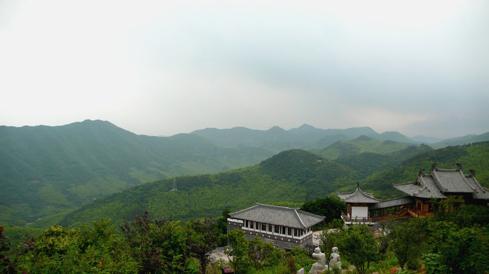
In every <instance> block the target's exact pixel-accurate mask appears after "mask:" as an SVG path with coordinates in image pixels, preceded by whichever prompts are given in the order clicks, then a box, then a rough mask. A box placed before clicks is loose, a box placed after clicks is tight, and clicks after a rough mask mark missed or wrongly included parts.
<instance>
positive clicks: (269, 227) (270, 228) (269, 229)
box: [268, 224, 272, 232]
mask: <svg viewBox="0 0 489 274" xmlns="http://www.w3.org/2000/svg"><path fill="white" fill-rule="evenodd" d="M268 232H272V225H271V224H268Z"/></svg>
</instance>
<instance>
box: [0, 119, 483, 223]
mask: <svg viewBox="0 0 489 274" xmlns="http://www.w3.org/2000/svg"><path fill="white" fill-rule="evenodd" d="M487 135H488V136H487V138H488V139H489V134H487ZM485 136H486V135H480V136H471V137H470V138H467V139H464V138H459V139H456V140H448V141H447V144H454V143H457V144H458V143H464V142H465V141H467V140H469V143H471V140H472V141H473V140H484V138H486V137H485ZM437 144H439V146H440V147H441V146H443V144H442V142H440V143H437ZM291 149H292V151H293V153H292V152H290V151H289V152H283V153H285V154H282V153H280V152H282V151H285V150H291ZM297 149H301V150H297ZM431 150H432V148H431V147H429V146H426V145H417V143H416V141H415V140H413V139H410V138H408V137H406V136H404V135H402V134H401V133H398V132H384V133H377V132H375V131H374V130H372V129H371V128H368V127H359V128H350V129H318V128H315V127H312V126H310V125H303V126H301V127H298V128H295V129H289V130H284V129H281V128H279V127H273V128H271V129H269V130H254V129H248V128H243V127H238V128H232V129H203V130H198V131H195V132H192V133H189V134H177V135H174V136H171V137H155V136H145V135H137V134H134V133H132V132H129V131H127V130H124V129H122V128H119V127H117V126H115V125H114V124H112V123H110V122H107V121H100V120H86V121H83V122H77V123H72V124H68V125H65V126H53V127H50V126H35V127H7V126H0V166H1V167H2V168H1V169H0V187H1V189H2V192H0V223H6V224H13V225H26V224H32V225H37V226H44V225H47V224H52V223H56V222H59V221H61V220H64V222H66V223H70V221H69V220H74V219H76V218H75V217H73V216H75V215H76V214H81V215H83V214H82V213H76V212H81V211H75V212H73V211H74V210H76V209H80V208H90V207H94V206H95V205H97V204H98V203H104V202H102V201H100V200H101V199H104V198H105V197H108V198H107V199H109V200H110V199H115V198H114V197H117V195H128V194H125V193H131V192H134V191H139V190H141V189H143V190H144V189H145V187H146V185H143V186H139V185H142V184H145V183H149V182H154V181H159V182H160V184H157V185H158V186H161V185H164V186H165V187H171V189H174V190H178V191H176V192H177V193H178V194H177V193H174V194H171V195H175V197H177V198H178V200H177V202H174V204H175V206H181V204H179V203H178V201H180V200H181V201H184V200H185V199H183V198H182V197H180V196H179V195H181V193H182V190H183V189H185V187H183V188H182V186H181V184H180V183H179V182H181V180H190V181H191V182H194V179H192V178H207V179H205V180H204V179H202V180H204V181H205V182H207V183H208V186H210V187H208V188H205V189H206V191H209V195H210V196H208V198H209V199H210V200H209V206H210V207H212V208H213V209H210V208H209V210H208V211H206V212H208V213H212V214H214V213H215V212H216V211H217V210H220V209H221V208H222V206H223V204H219V205H218V206H217V205H216V206H215V207H213V206H212V205H213V204H216V203H217V202H216V201H214V200H213V199H214V198H215V197H214V198H213V196H212V195H211V194H212V193H214V192H215V193H219V191H220V190H222V189H220V188H219V187H217V189H215V188H212V187H214V186H215V185H217V186H220V185H225V186H226V187H228V185H226V184H227V183H228V182H229V181H232V180H231V179H229V180H228V179H225V178H235V176H236V175H235V174H236V172H238V173H239V172H243V173H242V174H241V173H239V174H240V175H239V178H243V180H244V181H246V182H248V183H250V184H251V185H246V184H244V185H243V187H244V188H243V191H244V190H245V189H250V191H251V193H255V192H254V191H255V190H253V191H252V189H255V188H254V187H256V184H258V183H259V182H268V181H270V180H271V181H270V182H272V183H271V184H277V185H273V188H274V189H277V193H276V196H273V195H274V194H273V192H271V193H270V196H269V197H268V198H267V199H261V200H263V201H264V202H265V201H267V200H270V201H272V200H279V201H284V202H287V201H289V202H290V201H299V200H303V199H309V198H311V197H313V196H314V195H316V194H315V193H320V194H321V195H322V194H324V193H329V192H330V191H332V190H333V189H337V188H342V187H345V186H349V185H350V184H353V183H354V181H358V180H366V176H373V175H372V174H374V175H375V174H378V173H376V172H380V171H385V170H386V169H388V168H390V167H392V165H393V164H398V163H400V162H401V161H404V160H406V159H408V158H409V157H413V156H415V155H418V154H422V153H426V152H430V151H431ZM272 155H275V156H273V157H271V156H272ZM284 155H285V156H287V157H285V156H284ZM278 156H280V157H279V158H276V157H278ZM292 156H293V157H292ZM270 157H271V158H270ZM282 157H285V158H287V159H295V158H297V159H296V160H297V161H305V163H309V164H312V163H314V162H315V161H317V162H318V163H319V162H321V165H319V166H315V165H312V166H313V167H314V168H313V167H311V168H312V169H310V168H309V169H308V168H307V167H306V166H307V165H306V166H302V168H304V170H309V172H311V175H306V174H305V173H304V172H301V169H298V168H295V169H294V168H293V167H291V166H287V167H286V168H284V169H279V170H281V171H280V172H281V173H284V174H288V175H287V176H292V177H293V176H294V174H292V173H288V172H286V170H285V169H288V168H291V170H295V172H296V174H302V175H303V176H305V177H307V176H311V178H315V179H314V180H316V184H319V185H321V183H320V182H322V181H324V182H327V186H326V187H323V190H324V192H323V191H319V192H317V191H316V192H311V191H310V188H309V187H308V186H309V185H314V183H308V184H306V185H304V186H306V187H305V188H304V189H303V190H301V191H302V192H301V191H299V190H298V192H297V193H295V194H287V192H285V190H287V191H289V190H290V189H289V187H290V185H287V184H291V183H293V184H295V185H297V184H296V182H297V181H293V180H292V181H291V180H289V179H287V178H282V179H280V180H279V181H276V178H277V177H276V176H277V174H275V175H276V176H275V177H273V176H272V175H271V174H272V173H271V170H270V169H267V168H266V167H269V166H270V165H267V163H275V162H277V163H278V162H280V161H277V159H281V158H282ZM266 159H268V160H266ZM270 161H271V162H270ZM291 161H294V160H291ZM260 162H261V163H260ZM258 163H260V164H258ZM309 164H308V165H309ZM272 166H273V165H272ZM245 167H246V168H245ZM234 169H238V170H234ZM229 170H233V171H229ZM326 170H328V172H333V171H334V172H335V173H336V174H335V175H331V174H329V175H328V174H327V172H326ZM318 172H319V173H318ZM317 173H318V174H319V175H318V174H317ZM199 174H215V175H199ZM192 175H199V176H197V177H189V176H192ZM302 175H301V176H302ZM181 176H184V177H181ZM226 176H231V177H226ZM267 176H268V177H267ZM270 176H271V177H270ZM175 177H177V178H175ZM209 178H211V179H209ZM223 178H224V179H223ZM252 178H255V179H252ZM274 178H275V179H274ZM307 178H309V177H307ZM326 179H327V180H326ZM240 180H241V179H240ZM297 180H299V181H300V180H303V179H301V178H297ZM311 180H312V179H311ZM196 182H198V183H199V184H200V183H201V182H200V179H199V180H196ZM187 184H189V185H192V183H187ZM150 185H152V184H150ZM150 185H148V188H149V187H150ZM202 186H206V184H205V183H203V184H202ZM321 186H322V185H321ZM134 187H135V188H134ZM153 187H155V186H153ZM126 189H128V190H127V191H128V192H125V191H124V190H126ZM165 189H166V188H165ZM192 189H194V188H192ZM211 189H212V191H211ZM258 189H259V188H258ZM280 189H282V190H284V191H283V192H279V190H280ZM257 191H258V190H257ZM262 191H264V190H263V189H262ZM114 193H119V194H115V196H110V195H111V194H114ZM299 193H302V194H301V195H299ZM255 194H256V193H255ZM255 194H253V195H251V194H250V195H249V196H247V195H244V197H245V196H246V197H248V198H242V199H241V200H240V199H237V201H238V202H239V201H241V203H238V204H237V205H244V204H245V203H248V202H249V200H250V199H251V198H252V197H255V196H256V197H258V198H259V197H260V196H259V195H258V196H257V195H255ZM164 195H168V194H164ZM189 195H190V194H189ZM287 195H291V196H293V199H292V198H290V199H285V198H283V199H279V197H287ZM294 195H295V196H294ZM204 197H207V196H205V195H202V198H204ZM216 197H217V196H216ZM197 198H199V199H200V196H199V197H197ZM265 198H266V197H265ZM138 199H139V198H138ZM199 199H197V200H196V201H199V202H196V203H197V204H199V206H201V205H202V204H203V203H202V202H201V200H199ZM143 200H144V199H143ZM143 200H141V203H143V204H144V205H145V206H137V205H138V203H134V204H125V208H123V209H122V211H121V213H120V217H121V218H120V219H123V217H124V216H128V215H131V214H132V213H130V212H129V213H128V212H127V211H128V210H129V211H130V208H131V207H133V206H134V207H135V209H134V210H133V211H131V212H138V210H139V209H141V208H146V207H149V208H151V206H150V205H151V204H154V206H153V207H154V208H158V210H159V211H161V210H162V208H163V207H162V206H161V204H158V202H151V203H149V202H147V201H146V200H144V202H142V201H143ZM163 200H165V199H163ZM103 201H106V200H103ZM141 203H139V204H140V205H141ZM156 205H158V206H156ZM224 205H225V204H224ZM230 206H235V204H231V205H230ZM171 208H172V207H171V206H170V207H169V209H171ZM187 208H192V206H191V205H190V206H187ZM203 208H206V207H203ZM106 211H107V212H109V210H105V209H104V210H102V212H106ZM159 211H158V212H159ZM70 212H73V213H72V214H70V215H69V216H72V217H69V216H67V217H66V218H65V215H67V214H68V213H70ZM175 212H178V214H166V215H165V214H163V215H164V216H167V215H168V216H171V217H177V218H188V217H189V216H196V214H204V215H205V214H206V213H205V212H201V211H192V210H190V211H188V212H187V211H185V209H184V208H178V210H175ZM88 215H94V216H99V215H97V214H92V213H90V214H88ZM108 216H110V214H109V215H108ZM81 219H83V218H81ZM74 222H76V221H74Z"/></svg>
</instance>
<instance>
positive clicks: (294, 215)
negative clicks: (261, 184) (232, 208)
mask: <svg viewBox="0 0 489 274" xmlns="http://www.w3.org/2000/svg"><path fill="white" fill-rule="evenodd" d="M229 215H230V217H229V218H228V219H227V221H228V231H230V230H232V229H241V230H242V231H243V232H244V234H245V236H246V237H247V238H248V239H252V238H254V237H260V238H262V239H263V240H265V241H268V242H270V243H272V244H273V245H275V246H277V247H280V248H284V249H292V248H293V247H294V246H303V247H306V246H312V245H313V243H312V240H313V239H312V229H311V227H312V226H314V225H316V224H318V223H320V222H322V221H323V220H324V217H323V216H319V215H316V214H312V213H309V212H306V211H303V210H300V209H296V208H290V207H284V206H274V205H266V204H258V203H257V204H256V205H254V206H252V207H249V208H246V209H243V210H240V211H236V212H233V213H230V214H229Z"/></svg>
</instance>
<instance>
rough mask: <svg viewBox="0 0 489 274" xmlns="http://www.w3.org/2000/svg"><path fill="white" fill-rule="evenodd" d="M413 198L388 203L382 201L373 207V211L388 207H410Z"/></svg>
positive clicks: (403, 198)
mask: <svg viewBox="0 0 489 274" xmlns="http://www.w3.org/2000/svg"><path fill="white" fill-rule="evenodd" d="M413 202H414V201H413V198H411V197H402V198H398V199H393V200H388V201H382V202H378V203H377V204H375V205H373V206H372V208H373V209H380V208H388V207H394V206H402V205H408V204H411V203H413Z"/></svg>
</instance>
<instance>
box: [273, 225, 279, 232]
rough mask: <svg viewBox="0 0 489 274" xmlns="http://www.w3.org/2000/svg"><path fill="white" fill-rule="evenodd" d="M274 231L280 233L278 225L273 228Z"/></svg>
mask: <svg viewBox="0 0 489 274" xmlns="http://www.w3.org/2000/svg"><path fill="white" fill-rule="evenodd" d="M274 231H275V233H280V226H279V225H276V226H274Z"/></svg>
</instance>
